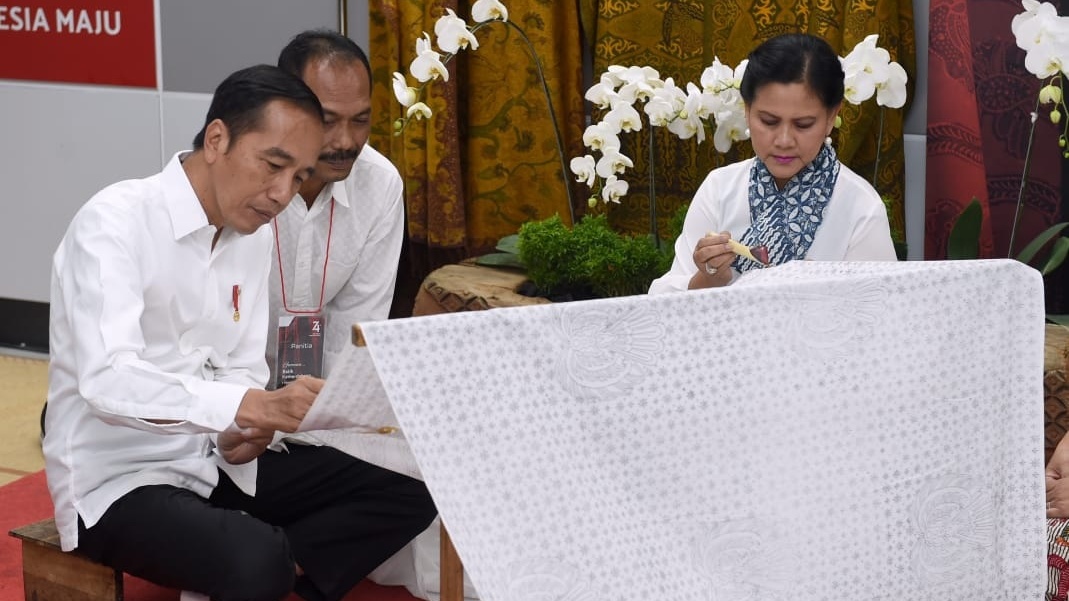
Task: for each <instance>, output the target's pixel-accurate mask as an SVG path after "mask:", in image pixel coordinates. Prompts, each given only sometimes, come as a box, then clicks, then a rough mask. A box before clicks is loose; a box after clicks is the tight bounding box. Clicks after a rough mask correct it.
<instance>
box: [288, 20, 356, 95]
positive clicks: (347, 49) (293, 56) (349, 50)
mask: <svg viewBox="0 0 1069 601" xmlns="http://www.w3.org/2000/svg"><path fill="white" fill-rule="evenodd" d="M318 59H326V60H339V59H340V60H342V61H344V62H351V61H360V62H361V63H362V64H363V65H364V68H365V69H367V79H368V87H370V86H371V63H369V62H368V60H367V54H365V53H364V50H363V49H362V48H360V46H359V45H357V43H356V42H354V41H352V40H350V39H349V38H347V37H345V36H343V35H342V34H340V33H338V32H336V31H332V30H330V29H311V30H308V31H302V32H301V33H298V34H297V35H296V36H294V37H293V39H292V40H290V43H289V44H286V47H285V48H283V49H282V52H281V53H279V55H278V67H279V69H282V70H283V71H285V72H287V73H291V74H293V75H296V76H297V77H302V78H303V76H304V68H305V67H307V66H308V63H309V62H311V61H312V60H318Z"/></svg>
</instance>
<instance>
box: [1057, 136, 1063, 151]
mask: <svg viewBox="0 0 1069 601" xmlns="http://www.w3.org/2000/svg"><path fill="white" fill-rule="evenodd" d="M1058 148H1065V136H1061V137H1060V138H1058Z"/></svg>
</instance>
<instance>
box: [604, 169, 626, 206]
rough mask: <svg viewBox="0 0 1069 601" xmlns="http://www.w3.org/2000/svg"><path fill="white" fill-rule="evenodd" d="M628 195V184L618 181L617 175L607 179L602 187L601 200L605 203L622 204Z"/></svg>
mask: <svg viewBox="0 0 1069 601" xmlns="http://www.w3.org/2000/svg"><path fill="white" fill-rule="evenodd" d="M626 195H627V182H626V181H624V180H622V179H617V178H616V176H615V175H610V176H609V177H607V178H605V185H603V186H602V187H601V199H602V200H603V201H605V202H614V203H616V204H620V199H621V198H623V197H624V196H626Z"/></svg>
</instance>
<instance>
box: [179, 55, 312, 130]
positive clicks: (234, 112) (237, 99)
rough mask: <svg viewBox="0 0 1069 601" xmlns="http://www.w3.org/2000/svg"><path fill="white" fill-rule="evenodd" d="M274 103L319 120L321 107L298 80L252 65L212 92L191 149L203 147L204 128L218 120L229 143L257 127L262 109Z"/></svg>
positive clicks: (229, 78)
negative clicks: (201, 124)
mask: <svg viewBox="0 0 1069 601" xmlns="http://www.w3.org/2000/svg"><path fill="white" fill-rule="evenodd" d="M274 100H283V101H286V102H290V103H291V104H293V105H295V106H297V107H298V108H300V109H301V110H304V111H306V112H307V113H308V114H309V115H312V116H314V117H315V118H316V119H318V120H320V121H322V120H323V107H322V106H321V105H320V104H319V99H318V98H316V95H315V92H313V91H312V90H311V88H309V87H308V86H307V85H305V83H304V82H303V81H301V80H300V78H298V77H294V76H293V75H291V74H289V73H286V72H285V71H283V70H282V69H279V68H278V67H273V66H271V65H256V66H254V67H247V68H245V69H241V70H240V71H235V72H234V73H231V74H230V75H229V76H228V77H227V78H226V79H224V80H223V82H222V83H220V84H219V87H217V88H215V94H214V95H213V96H212V104H211V106H210V107H208V115H207V116H206V117H205V118H204V127H202V128H201V130H200V132H198V133H197V135H196V137H194V138H193V149H194V150H200V149H201V148H203V147H204V132H205V131H206V130H207V129H208V124H209V123H211V122H212V121H215V120H216V119H219V120H221V121H222V122H223V124H224V125H226V128H227V131H229V133H230V138H231V143H233V141H234V140H236V139H237V138H238V137H240V136H241V135H242V134H244V133H247V132H249V131H253V130H255V129H256V128H257V127H259V125H260V118H261V116H262V115H263V111H264V107H265V106H267V104H268V103H270V102H272V101H274Z"/></svg>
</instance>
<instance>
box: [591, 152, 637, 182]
mask: <svg viewBox="0 0 1069 601" xmlns="http://www.w3.org/2000/svg"><path fill="white" fill-rule="evenodd" d="M634 166H635V163H634V162H633V161H632V160H631V159H630V158H629V157H628V156H627V155H625V154H623V153H621V152H620V150H619V149H618V148H606V149H605V150H604V151H603V153H602V155H601V158H600V159H598V162H597V164H595V166H594V172H595V173H597V174H598V177H601V178H607V177H609V176H610V175H615V174H617V173H623V172H624V171H627V170H628V169H630V168H631V167H634Z"/></svg>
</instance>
